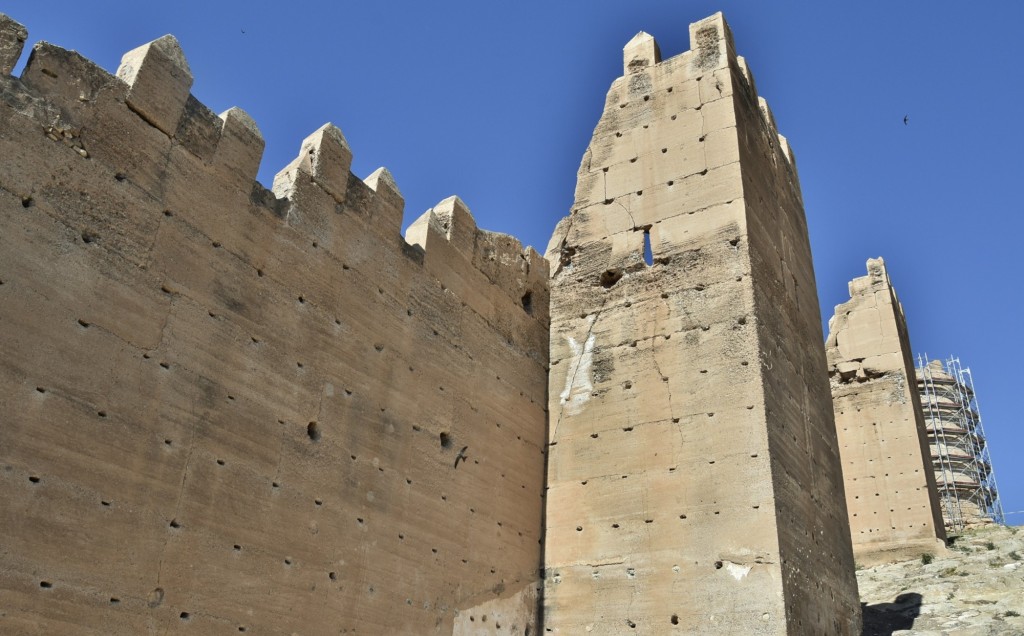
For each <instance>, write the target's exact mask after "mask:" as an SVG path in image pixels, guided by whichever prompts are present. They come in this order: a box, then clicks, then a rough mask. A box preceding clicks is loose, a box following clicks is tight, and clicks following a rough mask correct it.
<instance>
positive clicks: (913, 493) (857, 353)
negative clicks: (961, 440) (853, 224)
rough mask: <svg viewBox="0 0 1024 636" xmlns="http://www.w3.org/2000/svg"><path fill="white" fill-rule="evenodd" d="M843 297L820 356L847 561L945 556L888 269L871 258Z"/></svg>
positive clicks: (902, 323) (906, 341)
mask: <svg viewBox="0 0 1024 636" xmlns="http://www.w3.org/2000/svg"><path fill="white" fill-rule="evenodd" d="M849 290H850V300H849V301H847V302H845V303H843V304H841V305H837V306H836V308H835V315H833V316H832V318H831V319H830V320H829V334H828V340H827V341H826V342H825V348H826V352H827V355H828V362H829V377H830V380H831V385H832V400H833V404H834V408H835V415H836V434H837V435H838V437H839V445H840V454H841V456H842V459H843V477H844V479H845V482H846V507H847V509H848V510H849V513H850V533H851V535H852V537H853V550H854V554H855V555H856V556H857V560H858V562H860V563H861V564H863V565H873V564H875V563H880V562H885V561H893V560H898V559H900V558H915V557H918V556H920V555H921V554H923V553H929V554H935V553H937V552H942V551H944V550H945V545H944V540H945V538H946V532H945V530H944V528H943V525H942V511H941V509H940V508H939V498H938V491H937V490H936V487H935V477H934V475H933V473H932V470H931V461H930V460H931V456H930V453H929V452H928V431H927V429H926V427H925V419H924V414H923V412H922V410H921V399H920V396H919V394H918V390H917V384H916V382H915V379H914V370H913V369H914V363H913V358H912V357H911V353H910V352H911V349H910V334H909V333H908V331H907V322H906V318H905V317H904V315H903V308H902V306H901V305H900V301H899V299H898V298H897V297H896V290H895V289H894V288H893V286H892V282H891V281H890V280H889V274H888V272H887V271H886V268H885V261H883V260H882V259H881V258H877V259H874V258H873V259H869V260H868V262H867V276H861V277H860V278H855V279H853V280H852V281H850V284H849Z"/></svg>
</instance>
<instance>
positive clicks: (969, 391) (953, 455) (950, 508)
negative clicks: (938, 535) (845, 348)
mask: <svg viewBox="0 0 1024 636" xmlns="http://www.w3.org/2000/svg"><path fill="white" fill-rule="evenodd" d="M917 376H918V377H917V382H918V387H919V393H920V396H921V401H922V407H923V410H924V411H925V415H926V417H927V418H928V422H927V424H928V429H929V432H930V434H931V440H930V441H931V443H932V447H933V451H932V454H931V455H932V467H933V469H934V471H935V473H936V475H935V477H936V479H935V481H936V485H937V486H938V489H939V498H940V502H941V504H942V511H943V517H944V523H945V525H946V528H947V531H950V532H954V533H955V532H960V531H962V530H963V529H964V528H965V527H966V526H967V525H970V524H977V523H986V522H990V521H994V522H995V523H1000V524H1004V523H1005V515H1004V513H1003V508H1002V503H1001V502H1000V501H999V493H998V490H997V488H996V482H995V472H994V470H993V469H992V458H991V456H990V454H989V451H988V444H987V442H986V437H985V430H984V428H983V426H982V421H981V413H980V410H979V407H978V399H977V395H976V393H975V389H974V378H973V375H972V374H971V370H970V369H969V368H964V367H963V366H962V365H961V364H960V359H959V358H956V357H950V358H948V359H947V360H946V361H945V363H944V364H943V363H942V362H940V361H937V360H936V361H931V360H929V359H928V355H927V354H924V355H918V356H917Z"/></svg>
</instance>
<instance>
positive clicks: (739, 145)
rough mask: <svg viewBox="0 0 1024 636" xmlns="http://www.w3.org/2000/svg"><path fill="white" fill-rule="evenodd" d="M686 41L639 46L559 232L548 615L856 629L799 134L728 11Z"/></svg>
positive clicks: (617, 85) (622, 626) (721, 627)
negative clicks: (795, 138) (778, 122)
mask: <svg viewBox="0 0 1024 636" xmlns="http://www.w3.org/2000/svg"><path fill="white" fill-rule="evenodd" d="M690 42H691V50H690V51H687V52H685V53H683V54H681V55H678V56H676V57H673V58H671V59H667V60H664V61H662V60H661V58H660V51H659V49H658V46H657V44H656V43H655V41H654V40H653V38H651V37H650V36H649V35H647V34H645V33H641V34H639V35H638V36H637V37H635V38H634V39H633V40H632V41H631V42H630V43H629V44H628V45H627V46H626V48H625V59H624V74H623V76H622V77H620V78H619V79H617V80H615V82H613V84H612V86H611V88H610V90H609V92H608V96H607V99H606V103H605V109H604V113H603V115H602V116H601V120H600V122H599V123H598V125H597V128H596V129H595V131H594V136H593V139H592V140H591V143H590V146H589V147H588V149H587V151H586V153H585V155H584V157H583V161H582V164H581V166H580V170H579V175H578V183H577V189H576V201H575V204H574V206H573V210H572V213H571V214H570V215H569V216H568V217H566V218H565V219H564V220H563V221H562V222H561V223H559V225H558V228H557V229H556V230H555V233H554V236H553V237H552V240H551V243H550V245H549V247H548V252H547V256H548V260H549V261H550V262H551V266H552V268H553V277H552V282H551V316H552V322H551V365H552V366H551V376H550V385H549V387H550V388H549V400H550V407H549V409H550V412H551V423H550V442H549V443H550V451H549V464H548V485H549V494H548V515H547V540H546V550H547V552H546V559H545V567H546V569H547V576H546V580H545V596H544V603H545V613H544V618H545V628H546V629H550V630H551V631H553V632H555V633H562V634H580V633H602V634H612V633H623V632H624V631H627V628H630V629H636V630H637V631H636V633H645V634H658V633H670V632H671V631H673V630H678V631H679V632H680V633H718V632H721V633H744V634H784V633H790V634H812V633H813V634H859V633H860V605H859V601H858V597H857V587H856V581H855V579H854V575H853V570H854V564H853V554H852V550H851V545H850V535H849V526H848V522H847V517H846V509H845V506H844V505H843V480H842V473H841V469H840V463H839V450H838V445H837V441H836V433H835V425H834V421H833V418H832V402H831V397H830V395H829V390H828V382H827V374H826V363H825V355H824V349H823V347H822V340H823V334H822V333H821V326H820V319H819V311H818V299H817V293H816V288H815V284H814V274H813V271H812V263H811V255H810V246H809V242H808V237H807V228H806V223H805V219H804V213H803V205H802V201H801V195H800V189H799V183H798V178H797V174H796V167H795V164H794V159H793V155H792V152H791V150H790V148H789V146H788V144H787V143H786V140H785V139H784V138H783V137H781V136H780V135H779V134H778V132H777V130H776V127H775V122H774V119H773V117H772V114H771V111H770V109H769V108H768V106H767V104H766V103H765V101H764V100H763V99H761V98H759V97H758V95H757V92H756V89H755V87H754V82H753V77H752V75H751V73H750V71H749V69H748V67H747V65H746V63H745V61H744V60H743V58H741V57H738V56H737V55H736V53H735V48H734V44H733V40H732V35H731V33H730V31H729V27H728V25H727V24H726V23H725V21H724V19H723V18H722V16H721V14H716V15H714V16H712V17H710V18H707V19H705V20H702V21H700V22H697V23H695V24H692V25H691V26H690ZM645 243H646V244H647V247H645ZM645 251H649V252H650V254H649V256H648V257H646V258H645ZM629 633H633V632H632V631H630V632H629Z"/></svg>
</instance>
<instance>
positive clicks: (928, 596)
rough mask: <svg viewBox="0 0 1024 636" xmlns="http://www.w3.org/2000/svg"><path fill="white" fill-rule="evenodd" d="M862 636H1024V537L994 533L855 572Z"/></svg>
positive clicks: (1004, 530)
mask: <svg viewBox="0 0 1024 636" xmlns="http://www.w3.org/2000/svg"><path fill="white" fill-rule="evenodd" d="M857 582H858V584H859V586H860V599H861V603H862V604H863V606H864V635H865V636H911V635H913V636H940V635H942V636H947V635H948V636H990V635H996V634H998V635H1001V636H1008V635H1016V636H1022V635H1024V531H1021V528H1015V527H1005V526H992V527H987V528H980V529H977V530H969V531H967V532H966V533H964V534H963V535H962V536H960V537H957V538H956V539H955V540H954V541H953V543H952V545H951V546H950V548H949V549H948V550H947V551H946V552H945V553H944V554H934V555H922V557H921V558H920V559H916V560H914V561H904V562H901V563H892V564H888V565H879V566H875V567H871V568H864V569H860V570H858V572H857Z"/></svg>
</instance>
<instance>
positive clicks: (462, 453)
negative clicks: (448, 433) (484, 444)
mask: <svg viewBox="0 0 1024 636" xmlns="http://www.w3.org/2000/svg"><path fill="white" fill-rule="evenodd" d="M467 448H469V446H463V447H462V450H460V451H459V454H458V455H456V456H455V468H458V467H459V460H460V459H461V460H462V461H466V449H467Z"/></svg>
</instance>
